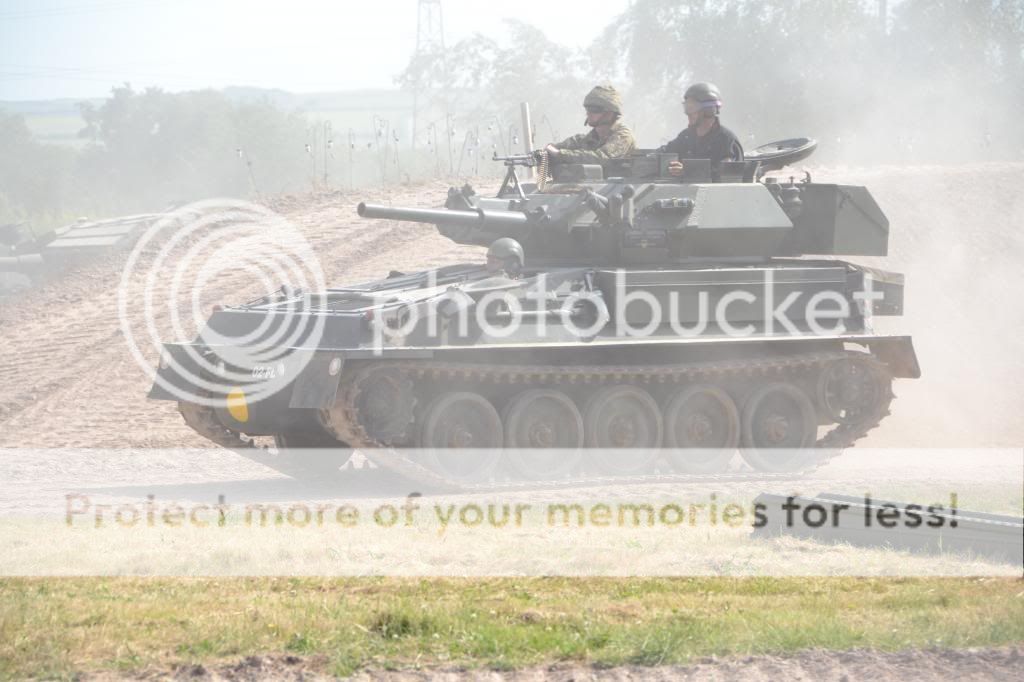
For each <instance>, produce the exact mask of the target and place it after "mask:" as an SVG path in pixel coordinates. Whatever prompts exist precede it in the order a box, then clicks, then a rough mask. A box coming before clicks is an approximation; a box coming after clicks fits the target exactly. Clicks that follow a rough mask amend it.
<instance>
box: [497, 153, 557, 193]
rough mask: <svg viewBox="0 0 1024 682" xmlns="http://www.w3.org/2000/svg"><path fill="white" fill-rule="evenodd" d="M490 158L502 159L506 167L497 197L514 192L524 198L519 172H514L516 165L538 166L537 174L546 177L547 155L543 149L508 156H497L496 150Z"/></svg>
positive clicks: (524, 166) (531, 189)
mask: <svg viewBox="0 0 1024 682" xmlns="http://www.w3.org/2000/svg"><path fill="white" fill-rule="evenodd" d="M491 160H492V161H502V162H503V163H504V164H505V167H506V168H507V169H508V170H506V171H505V179H504V180H503V181H502V183H501V189H499V190H498V196H499V197H503V196H507V193H509V192H515V195H516V196H518V197H519V198H520V199H524V200H525V199H526V190H525V189H524V188H523V184H522V183H521V182H520V181H519V174H518V173H516V167H517V166H522V167H523V168H533V167H534V166H539V169H538V174H539V175H540V177H541V178H544V177H546V176H547V172H548V156H547V153H545V152H543V151H536V152H531V153H529V154H511V155H509V156H498V152H494V156H493V157H491ZM533 189H534V188H532V187H531V188H530V191H533Z"/></svg>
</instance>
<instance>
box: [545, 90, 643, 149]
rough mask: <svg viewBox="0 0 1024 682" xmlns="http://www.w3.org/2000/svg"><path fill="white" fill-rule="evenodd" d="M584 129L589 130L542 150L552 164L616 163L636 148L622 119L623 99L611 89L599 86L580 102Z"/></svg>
mask: <svg viewBox="0 0 1024 682" xmlns="http://www.w3.org/2000/svg"><path fill="white" fill-rule="evenodd" d="M583 108H584V109H586V111H587V119H586V121H585V123H586V125H588V126H590V127H591V128H592V130H591V131H590V132H588V133H580V134H578V135H573V136H572V137H569V138H567V139H565V140H562V141H561V142H557V143H554V142H553V143H551V144H549V145H548V146H547V147H545V148H544V151H546V152H547V153H548V154H549V158H550V159H551V161H552V162H554V163H597V164H600V163H604V162H605V161H609V160H611V159H619V158H622V157H624V156H629V154H630V153H631V152H632V151H633V150H634V149H635V148H636V141H635V140H634V139H633V133H632V132H631V131H630V130H629V128H627V127H626V126H625V124H623V123H622V122H621V121H620V120H619V119H621V118H622V98H621V97H619V93H618V92H616V91H615V88H613V87H612V86H610V85H598V86H597V87H595V88H594V89H593V90H591V91H590V92H589V93H587V96H586V97H585V98H584V99H583Z"/></svg>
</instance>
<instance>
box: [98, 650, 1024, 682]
mask: <svg viewBox="0 0 1024 682" xmlns="http://www.w3.org/2000/svg"><path fill="white" fill-rule="evenodd" d="M1022 664H1024V657H1022V651H1021V649H1020V648H1018V647H1001V648H995V649H967V650H954V649H928V650H924V651H901V652H895V653H889V652H879V651H867V650H855V651H842V652H834V651H808V652H805V653H802V654H800V655H797V656H748V657H744V658H726V659H714V658H712V659H702V660H701V661H699V662H698V663H695V664H693V665H686V666H653V667H651V666H646V667H641V666H626V667H618V668H605V669H602V668H593V667H588V666H580V665H556V666H551V667H547V668H527V669H524V670H516V671H512V672H502V671H488V670H482V671H480V670H474V671H464V670H445V669H440V670H397V671H385V670H370V671H365V672H360V673H358V674H356V675H355V676H353V677H351V678H348V679H351V680H354V681H359V682H364V681H365V682H377V681H380V682H418V681H420V680H439V681H445V682H463V681H465V680H480V681H486V682H503V681H507V682H536V681H539V680H556V681H557V682H588V681H591V680H593V681H594V682H631V681H633V680H652V681H654V682H668V681H669V680H689V681H692V682H726V681H729V680H742V681H743V682H769V681H772V682H774V681H776V680H792V681H793V682H802V681H807V682H811V681H813V682H857V681H858V680H872V681H878V682H890V681H892V682H895V681H900V680H910V679H913V680H918V681H920V682H932V681H938V680H956V681H958V682H971V681H974V680H986V681H989V680H1011V679H1018V677H1017V676H1018V675H1019V674H1020V670H1021V665H1022ZM270 678H273V679H278V680H325V679H336V678H333V677H330V676H328V675H325V674H324V672H323V662H322V661H319V660H316V659H312V660H304V659H302V658H300V657H298V656H281V657H258V656H254V657H250V658H247V659H244V660H242V661H239V662H238V663H235V664H230V665H225V666H219V667H215V668H206V667H203V666H190V667H186V668H180V669H175V670H152V671H147V672H144V673H141V674H139V675H138V676H132V677H127V676H125V677H122V676H120V675H113V674H106V673H104V674H100V675H85V676H82V677H81V678H79V679H81V680H83V681H90V682H114V681H115V680H197V681H204V680H211V681H212V680H218V681H219V680H263V679H270Z"/></svg>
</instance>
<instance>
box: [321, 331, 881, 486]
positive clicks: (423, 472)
mask: <svg viewBox="0 0 1024 682" xmlns="http://www.w3.org/2000/svg"><path fill="white" fill-rule="evenodd" d="M850 358H856V359H858V360H860V361H862V362H869V363H871V364H872V365H874V366H876V367H877V368H878V369H880V370H881V371H883V372H884V373H885V376H888V375H889V373H888V370H887V369H886V368H885V365H884V364H883V363H881V362H880V361H878V360H877V359H875V358H873V357H872V356H870V355H868V354H866V353H862V352H853V351H837V352H822V353H810V354H804V355H796V356H787V357H773V358H755V359H749V360H728V361H720V362H705V363H693V364H681V365H670V366H660V365H659V366H607V365H593V366H587V365H580V366H571V367H562V366H550V365H503V364H466V363H453V362H440V361H383V362H374V363H370V364H368V365H366V366H364V367H361V368H360V369H359V370H358V371H356V372H353V373H352V374H350V375H348V376H347V377H344V378H343V379H342V385H341V387H340V388H339V391H338V398H337V400H336V402H335V406H334V408H332V410H330V411H327V410H324V411H321V413H320V418H321V422H322V423H323V425H324V427H325V428H326V429H327V430H328V431H330V432H331V433H332V434H333V435H334V436H335V437H336V438H338V439H339V440H341V441H343V442H346V443H349V444H351V445H352V447H354V448H359V449H361V450H364V451H365V452H364V454H365V455H366V456H367V457H368V459H370V461H372V462H373V463H374V464H376V465H377V466H379V467H383V468H385V469H387V470H390V471H392V472H394V473H396V474H399V475H400V476H402V477H403V478H405V479H408V480H409V481H412V482H415V483H419V484H422V485H424V486H427V487H430V488H441V489H444V490H455V491H462V492H483V491H494V490H520V489H538V488H550V487H565V486H592V485H605V484H617V485H620V484H652V483H670V482H699V481H705V480H707V481H726V480H729V481H735V480H749V479H757V480H772V479H776V480H777V479H791V478H794V477H800V476H805V475H807V474H808V473H810V472H812V471H814V470H815V469H817V468H820V467H821V466H823V465H825V464H827V463H828V462H829V461H830V460H831V459H832V458H834V457H836V456H837V455H839V454H840V453H841V452H842V451H843V450H844V449H845V448H848V447H851V446H853V445H854V444H855V442H856V441H857V440H859V439H860V438H862V437H864V436H865V435H866V434H867V433H868V432H869V431H871V430H872V429H873V428H874V427H876V426H877V425H878V424H879V423H880V422H881V420H882V419H883V418H884V417H886V416H887V415H888V414H889V410H888V407H889V404H890V402H891V400H892V398H893V395H892V392H891V390H890V388H889V384H886V386H885V395H883V396H882V400H881V404H880V405H879V407H878V409H877V410H876V411H875V412H874V413H873V414H872V415H871V417H870V418H868V419H865V420H863V421H861V422H859V423H856V424H836V425H835V426H834V427H833V428H831V429H830V430H829V431H828V432H827V433H826V434H824V435H823V436H822V437H820V438H819V439H818V440H817V442H816V443H815V445H814V448H815V450H816V452H817V456H816V457H815V458H814V459H813V460H812V461H811V462H810V463H809V466H807V467H805V468H804V469H803V470H801V471H796V472H791V473H782V474H778V473H763V472H753V471H750V472H731V473H719V474H678V473H655V474H643V475H633V476H583V477H575V478H564V479H558V480H552V481H490V482H481V483H476V482H470V483H467V482H463V481H453V480H449V479H447V478H445V477H443V476H441V475H439V474H438V473H437V472H435V471H433V470H431V469H429V468H427V467H425V466H424V465H423V464H421V463H419V462H416V461H414V460H413V459H411V458H409V457H408V456H406V454H405V453H404V452H403V450H402V449H401V448H394V447H390V446H389V445H388V444H386V443H381V442H378V441H376V440H375V439H374V438H372V437H371V436H370V435H369V434H368V433H367V432H366V431H365V429H364V428H363V426H362V424H361V423H360V419H359V411H358V407H357V405H358V399H359V394H360V391H361V388H362V385H363V381H364V380H366V379H367V378H369V376H370V375H371V374H372V373H373V372H375V371H379V370H382V369H386V370H387V371H389V372H398V373H400V374H403V375H405V376H406V377H407V378H408V379H409V380H410V381H412V382H415V381H416V380H423V379H431V380H440V381H446V380H459V381H470V382H480V383H486V382H491V383H499V384H508V385H511V386H516V387H522V388H524V389H525V388H530V387H535V386H559V385H594V386H599V385H602V384H611V383H631V384H638V385H647V384H679V383H683V382H691V381H695V380H705V381H707V380H710V381H720V380H722V379H727V378H744V379H757V378H774V379H785V378H787V377H791V376H793V375H795V374H797V373H799V372H805V371H807V370H813V369H821V368H824V367H825V366H826V365H828V364H830V363H833V362H835V361H837V360H845V359H850Z"/></svg>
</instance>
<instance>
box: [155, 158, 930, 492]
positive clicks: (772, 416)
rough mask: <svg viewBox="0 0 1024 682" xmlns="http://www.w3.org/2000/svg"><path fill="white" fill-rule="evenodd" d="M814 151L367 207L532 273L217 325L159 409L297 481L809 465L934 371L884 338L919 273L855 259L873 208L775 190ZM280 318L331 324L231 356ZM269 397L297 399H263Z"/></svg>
mask: <svg viewBox="0 0 1024 682" xmlns="http://www.w3.org/2000/svg"><path fill="white" fill-rule="evenodd" d="M813 149H814V143H813V141H810V140H805V139H804V140H787V141H785V142H783V143H778V144H775V145H767V146H766V147H762V148H760V149H759V150H756V151H755V153H754V154H752V155H751V158H750V159H749V160H748V161H745V162H739V163H723V164H720V165H718V166H716V167H713V166H712V164H711V163H710V162H709V161H706V160H686V161H684V169H683V172H682V174H681V175H680V176H671V175H669V171H668V164H669V162H670V161H672V160H675V159H676V158H677V157H676V156H675V155H669V154H658V153H656V152H638V153H636V154H635V155H634V156H632V157H631V158H628V159H621V160H618V161H615V162H611V163H609V164H608V165H606V166H604V167H601V166H587V165H564V166H552V167H551V169H550V170H551V177H550V179H549V178H548V168H547V165H548V164H547V159H546V157H544V156H543V155H542V154H534V155H524V156H520V157H503V158H501V159H498V157H496V159H498V160H502V161H504V163H505V165H506V166H507V167H508V168H507V174H506V177H505V181H504V183H503V184H502V186H501V189H500V191H499V192H498V194H497V196H494V197H482V196H479V195H477V194H476V193H475V192H474V191H473V190H472V188H470V187H469V186H465V187H463V188H461V189H456V188H452V189H451V190H449V194H448V197H447V200H446V202H445V207H444V208H437V209H421V208H405V207H395V206H380V205H371V204H360V205H359V207H358V213H359V215H360V216H362V217H364V218H375V219H382V220H404V221H417V222H423V223H432V224H434V225H436V226H437V229H438V230H439V232H440V233H441V234H442V235H444V236H446V237H447V238H449V239H451V240H452V241H453V242H456V243H458V244H476V245H480V246H488V245H490V244H492V243H494V242H495V241H496V240H499V239H505V240H507V239H513V240H515V241H516V242H518V244H520V245H521V247H522V252H523V254H524V255H525V258H524V259H523V262H513V263H508V267H505V266H504V265H502V266H500V267H498V268H495V267H492V266H491V265H485V264H484V263H483V258H481V262H480V263H468V264H465V265H455V266H447V267H443V268H440V269H436V270H428V271H424V272H415V273H398V272H393V273H391V275H390V276H389V277H387V278H386V279H382V280H377V281H372V282H364V283H362V284H356V285H352V286H345V287H340V288H332V289H328V290H327V291H322V292H302V291H292V290H289V289H287V288H284V289H282V290H281V291H279V292H275V293H274V294H271V295H268V296H266V297H263V298H261V299H259V300H256V301H253V302H251V303H249V304H246V305H241V306H236V307H229V308H225V309H222V310H219V311H217V312H215V313H214V314H213V316H212V317H211V318H210V319H209V322H208V326H207V329H206V330H204V331H203V332H202V333H200V335H199V338H197V339H196V340H194V341H192V342H190V343H170V344H166V345H165V348H164V356H163V359H162V361H161V368H160V370H159V372H158V374H157V382H156V384H155V385H154V386H153V389H152V391H151V393H150V396H151V397H152V398H155V399H165V400H179V403H180V409H181V413H182V414H183V416H184V418H185V421H186V422H187V423H188V424H189V425H190V426H191V427H192V428H194V429H195V430H196V431H198V432H199V433H201V434H202V435H204V436H206V437H207V438H209V439H210V440H213V441H214V442H217V443H220V444H222V445H224V446H226V447H230V448H235V449H238V451H240V452H242V453H243V454H248V456H251V457H253V458H257V459H261V461H268V459H267V457H266V456H264V455H262V454H259V451H258V449H257V448H253V447H251V446H252V442H253V440H252V439H253V437H256V436H271V437H273V439H274V441H275V442H276V444H277V447H278V449H279V453H283V454H287V455H288V457H283V456H281V458H280V459H278V460H271V461H276V462H277V463H278V468H281V469H282V470H285V471H289V472H295V471H297V470H298V469H301V468H304V467H305V468H306V469H307V470H312V471H316V470H318V468H319V467H324V466H326V467H327V468H330V469H335V468H337V467H338V466H339V465H340V464H342V463H343V462H344V461H345V460H346V459H347V457H348V456H349V454H348V453H349V452H350V450H349V448H358V449H366V451H367V453H368V454H367V456H368V457H369V458H370V459H371V460H372V461H374V462H375V463H376V464H378V465H379V466H382V467H387V468H390V469H394V470H396V471H398V472H400V473H401V474H403V475H405V476H409V477H412V478H416V479H419V480H423V481H424V482H428V483H429V482H433V483H443V484H446V485H455V486H475V485H482V484H486V483H487V482H489V481H490V482H492V484H493V482H494V481H495V480H507V479H508V478H509V477H511V478H514V479H542V480H548V479H552V480H565V479H577V478H587V477H592V476H596V477H602V478H607V477H620V478H622V479H628V478H630V477H637V476H649V475H650V474H652V473H654V472H659V473H664V472H668V471H672V472H674V473H673V474H672V475H680V474H685V475H709V474H719V473H720V472H723V471H725V470H726V469H727V467H730V466H733V465H732V464H731V462H730V460H732V458H733V456H734V454H735V453H736V452H737V451H739V452H740V454H741V455H742V458H743V460H745V462H746V463H747V465H749V467H751V468H753V469H754V470H757V471H765V472H783V471H799V470H806V469H807V468H809V467H813V466H814V465H815V464H818V463H820V462H822V461H824V460H826V459H827V458H828V457H830V456H832V455H834V454H835V453H836V452H838V451H839V450H841V449H842V448H845V447H847V446H850V445H852V444H853V443H854V441H855V440H857V439H858V438H860V437H861V436H863V435H864V434H865V433H867V431H868V430H870V429H871V428H873V427H874V426H875V425H877V424H878V422H879V421H880V420H881V419H882V418H883V417H884V416H886V415H887V414H888V409H889V404H890V400H891V399H892V397H893V396H892V392H891V383H892V381H893V379H894V378H916V377H918V376H919V375H920V370H919V368H918V363H917V359H916V356H915V353H914V350H913V347H912V344H911V340H910V338H909V337H907V336H894V335H883V334H877V333H874V332H873V331H872V326H871V320H872V317H873V316H877V315H901V314H902V311H903V277H902V275H899V274H896V273H891V272H884V271H880V270H876V269H870V268H866V267H862V266H859V265H855V264H853V263H849V262H846V261H843V260H837V259H835V256H840V255H844V256H884V255H886V253H887V249H888V236H889V224H888V221H887V219H886V217H885V215H884V214H883V213H882V211H881V210H880V209H879V207H878V205H877V204H876V203H875V201H874V200H873V199H872V197H871V195H870V194H869V192H868V191H867V189H865V188H864V187H859V186H852V185H837V184H821V183H815V182H813V181H812V180H811V178H810V177H809V176H805V177H803V178H802V179H800V180H797V179H796V178H785V177H783V178H779V179H772V178H771V177H769V176H768V175H767V174H768V173H771V172H772V171H776V170H778V169H780V168H782V167H784V166H785V165H786V164H788V163H791V162H792V161H794V160H796V159H800V158H803V157H805V156H807V155H808V154H810V152H811V151H813ZM524 167H532V168H535V169H536V170H538V171H539V174H538V178H540V179H539V180H538V182H536V183H525V182H522V181H521V179H520V177H519V173H520V172H522V170H523V168H524ZM712 178H714V180H713V179H712ZM367 229H373V226H372V225H371V224H368V225H367ZM506 243H507V242H506ZM277 318H279V319H280V320H282V322H281V324H284V323H285V322H284V321H285V320H287V323H288V324H291V325H293V326H294V325H299V326H303V325H306V326H308V327H309V328H310V329H312V326H313V324H314V321H316V322H317V323H318V324H321V325H322V329H321V330H319V331H318V332H317V333H315V334H314V333H312V332H311V333H310V334H307V335H305V337H304V340H302V341H301V342H299V343H295V344H292V345H291V346H289V347H287V348H281V349H280V351H281V352H280V360H279V361H278V362H276V363H269V364H267V365H260V366H256V367H248V366H244V362H243V361H238V360H237V357H238V356H237V353H235V351H237V350H238V349H237V348H233V347H232V344H231V343H230V342H224V341H223V339H232V338H241V337H244V336H246V335H247V334H249V333H250V332H253V331H254V330H255V329H256V328H257V327H258V326H259V325H260V324H265V323H266V322H267V320H268V319H277ZM212 338H217V339H218V342H217V343H214V342H212V341H211V339H212ZM233 358H236V359H233ZM195 376H201V377H202V378H203V381H202V382H197V381H195V380H194V379H192V378H190V377H195ZM227 377H230V378H227ZM274 377H276V379H277V380H278V381H279V382H280V386H279V390H275V391H273V392H272V394H271V395H269V396H268V397H266V398H264V399H261V400H259V401H257V402H246V396H247V395H249V394H251V393H252V392H253V391H254V390H258V389H259V388H260V387H261V386H262V385H263V384H264V383H266V382H267V381H269V380H271V379H272V378H274ZM200 384H201V385H200ZM183 393H184V396H185V397H184V398H182V395H183ZM303 448H319V449H318V450H317V451H316V452H317V453H318V454H317V455H316V456H314V455H313V454H309V455H308V456H307V455H306V454H304V453H303V451H302V449H303ZM311 452H312V451H311ZM324 453H327V454H324ZM286 463H290V464H287V466H284V464H286Z"/></svg>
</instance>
